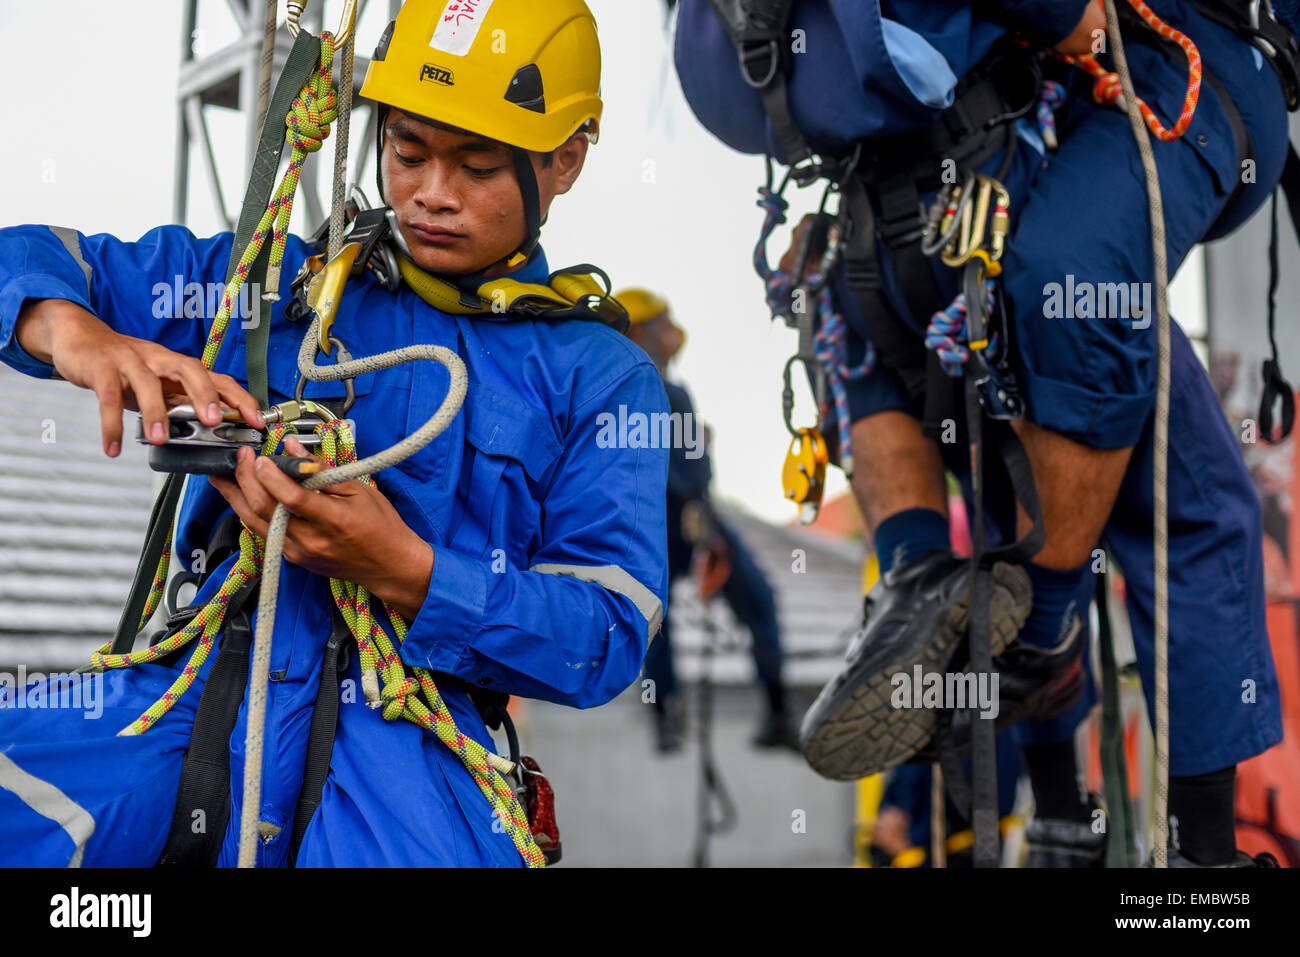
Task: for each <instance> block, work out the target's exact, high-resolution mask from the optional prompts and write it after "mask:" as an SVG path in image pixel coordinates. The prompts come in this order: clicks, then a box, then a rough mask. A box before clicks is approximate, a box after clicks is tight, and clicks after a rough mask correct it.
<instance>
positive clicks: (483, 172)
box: [465, 166, 505, 179]
mask: <svg viewBox="0 0 1300 957" xmlns="http://www.w3.org/2000/svg"><path fill="white" fill-rule="evenodd" d="M503 169H505V167H504V166H493V167H492V168H491V169H479V168H478V167H476V166H466V167H465V171H466V172H467V173H469V175H470V176H476V177H478V178H479V179H486V178H487V177H489V176H491V175H492V174H493V173H497V172H500V171H501V170H503Z"/></svg>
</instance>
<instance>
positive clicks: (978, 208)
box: [942, 173, 993, 268]
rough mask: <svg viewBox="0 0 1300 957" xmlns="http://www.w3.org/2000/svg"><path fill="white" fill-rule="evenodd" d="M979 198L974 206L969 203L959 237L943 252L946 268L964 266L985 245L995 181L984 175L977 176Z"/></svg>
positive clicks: (963, 216)
mask: <svg viewBox="0 0 1300 957" xmlns="http://www.w3.org/2000/svg"><path fill="white" fill-rule="evenodd" d="M975 179H976V187H977V188H978V197H977V198H976V200H975V202H974V204H973V205H972V204H970V203H967V204H966V205H965V206H964V207H963V208H962V211H961V227H960V228H959V229H958V230H957V236H956V237H955V238H954V240H953V242H951V243H949V244H948V246H947V248H946V249H944V251H943V257H942V258H943V263H944V265H945V266H952V267H953V268H956V267H958V266H964V265H965V264H966V261H967V260H968V259H970V257H971V256H972V255H974V253H975V250H977V249H979V248H980V247H981V246H983V245H984V232H985V229H986V228H987V226H988V215H989V201H990V200H991V199H992V197H993V180H992V178H991V177H989V176H985V175H984V174H983V173H977V174H976V176H975Z"/></svg>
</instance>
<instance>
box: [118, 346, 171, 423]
mask: <svg viewBox="0 0 1300 957" xmlns="http://www.w3.org/2000/svg"><path fill="white" fill-rule="evenodd" d="M118 372H119V374H120V375H121V376H122V378H123V379H125V380H126V382H127V384H128V385H129V386H130V387H131V392H132V394H133V395H134V396H135V401H136V404H137V405H138V406H139V407H140V418H141V419H142V420H143V422H144V434H145V437H146V438H147V439H148V440H149V441H150V442H151V443H152V444H154V445H162V444H163V443H164V442H166V441H167V405H166V403H165V402H163V392H162V382H161V381H159V379H158V377H157V376H156V375H154V374H153V372H152V371H150V369H149V367H148V366H146V365H145V364H144V362H142V361H141V360H140V359H138V358H135V357H132V358H131V359H128V360H127V361H125V362H123V363H122V364H121V365H119V366H118Z"/></svg>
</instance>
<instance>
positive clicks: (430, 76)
mask: <svg viewBox="0 0 1300 957" xmlns="http://www.w3.org/2000/svg"><path fill="white" fill-rule="evenodd" d="M420 79H421V80H432V81H433V82H434V83H441V84H442V85H443V86H455V85H456V78H455V76H453V75H452V72H451V71H450V70H448V69H446V68H444V67H440V66H434V65H433V64H432V63H426V64H425V65H424V67H423V69H421V70H420Z"/></svg>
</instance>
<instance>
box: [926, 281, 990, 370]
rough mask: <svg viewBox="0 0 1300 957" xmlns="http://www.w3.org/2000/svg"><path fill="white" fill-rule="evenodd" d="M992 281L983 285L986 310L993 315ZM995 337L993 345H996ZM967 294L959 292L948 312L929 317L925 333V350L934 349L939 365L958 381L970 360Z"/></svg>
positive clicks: (940, 312) (944, 310)
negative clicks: (967, 333) (967, 343)
mask: <svg viewBox="0 0 1300 957" xmlns="http://www.w3.org/2000/svg"><path fill="white" fill-rule="evenodd" d="M993 290H994V284H993V280H992V279H989V280H986V281H985V283H984V310H985V313H986V314H989V313H992V312H993ZM996 341H997V338H996V336H995V337H994V338H993V340H992V342H996ZM966 342H967V335H966V294H965V293H961V292H959V293H957V298H956V299H954V300H953V301H952V302H950V303H949V304H948V306H947V307H946V308H945V309H942V310H941V311H939V312H936V313H935V314H934V315H933V316H931V317H930V325H929V326H927V327H926V330H925V347H926V348H927V349H932V350H934V353H935V355H937V356H938V357H939V365H940V366H942V367H943V371H944V372H945V373H947V374H948V375H950V376H952V377H953V378H956V377H957V376H959V375H961V374H962V370H963V368H964V367H965V365H966V362H967V361H968V360H969V359H970V349H969V348H968V347H967V345H966Z"/></svg>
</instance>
